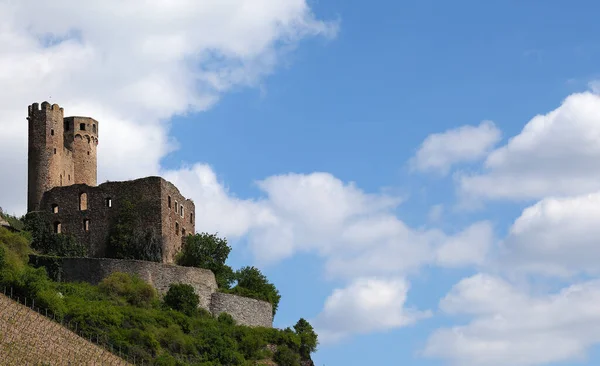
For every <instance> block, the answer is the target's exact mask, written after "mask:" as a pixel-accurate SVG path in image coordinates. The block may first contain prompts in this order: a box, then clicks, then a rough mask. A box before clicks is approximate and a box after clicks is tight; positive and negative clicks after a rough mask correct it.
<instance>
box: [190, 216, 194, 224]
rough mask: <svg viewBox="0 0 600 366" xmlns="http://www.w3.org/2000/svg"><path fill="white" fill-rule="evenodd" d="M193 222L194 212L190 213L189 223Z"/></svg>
mask: <svg viewBox="0 0 600 366" xmlns="http://www.w3.org/2000/svg"><path fill="white" fill-rule="evenodd" d="M193 223H194V214H193V213H191V214H190V224H193Z"/></svg>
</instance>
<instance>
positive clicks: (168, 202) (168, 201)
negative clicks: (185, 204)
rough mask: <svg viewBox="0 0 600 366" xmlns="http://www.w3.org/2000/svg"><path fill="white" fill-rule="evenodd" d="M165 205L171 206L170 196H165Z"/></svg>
mask: <svg viewBox="0 0 600 366" xmlns="http://www.w3.org/2000/svg"><path fill="white" fill-rule="evenodd" d="M167 206H169V208H171V196H169V197H168V198H167Z"/></svg>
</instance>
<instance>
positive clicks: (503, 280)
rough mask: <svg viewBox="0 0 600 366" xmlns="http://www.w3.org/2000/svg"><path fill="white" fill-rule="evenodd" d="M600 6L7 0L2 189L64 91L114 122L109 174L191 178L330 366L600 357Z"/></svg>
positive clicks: (66, 98)
mask: <svg viewBox="0 0 600 366" xmlns="http://www.w3.org/2000/svg"><path fill="white" fill-rule="evenodd" d="M88 5H89V4H88ZM598 7H599V5H598V4H597V3H595V2H592V1H577V2H574V3H571V4H567V3H566V2H564V1H563V2H559V1H528V2H523V1H493V2H490V1H488V2H481V1H457V2H452V3H449V2H442V1H402V2H391V1H371V2H369V3H366V2H362V3H361V2H357V1H354V2H352V1H319V2H317V1H309V2H305V1H304V0H290V1H285V2H281V1H275V0H273V1H271V0H261V2H260V3H257V2H252V1H249V0H248V1H241V0H240V1H227V2H218V1H201V2H198V3H197V4H196V3H192V2H187V1H174V2H172V3H169V4H168V3H165V2H161V1H158V0H155V1H150V2H147V3H146V4H145V5H144V6H142V4H141V2H135V1H132V2H131V3H130V4H128V5H126V6H122V5H120V4H119V3H118V2H117V1H116V0H115V1H112V0H111V1H105V2H102V3H100V2H97V3H94V5H90V6H83V5H78V3H77V2H75V1H67V0H65V1H62V2H58V3H54V4H45V3H44V2H41V1H33V0H31V1H23V2H22V3H18V4H17V3H12V2H9V1H8V2H7V1H3V0H0V24H8V25H7V26H6V27H5V30H4V31H0V49H3V50H5V52H4V53H3V54H0V65H4V67H3V68H0V84H2V85H5V86H6V87H5V88H4V91H0V97H1V98H0V107H2V108H0V110H2V112H0V126H1V127H0V128H2V133H0V156H14V159H4V160H5V161H3V162H2V163H0V168H2V170H3V171H13V172H14V174H13V175H11V176H5V177H3V179H1V180H0V192H2V193H0V205H1V206H2V207H5V208H7V209H8V210H9V211H12V212H16V213H21V212H23V210H24V209H25V194H24V186H25V185H24V182H25V161H26V160H25V156H26V155H25V151H26V138H25V136H26V129H25V128H26V126H25V123H22V125H18V124H15V123H14V121H23V118H24V111H25V110H26V109H25V108H26V106H27V105H28V104H30V103H32V102H41V101H42V100H46V99H48V98H50V99H49V100H50V101H51V102H56V103H59V104H60V105H61V106H63V107H64V108H65V113H66V114H67V115H72V114H83V115H90V116H92V117H94V118H96V119H98V120H99V121H100V125H101V129H100V131H101V135H100V145H99V175H100V178H101V180H105V179H111V180H116V179H131V178H135V177H139V176H145V175H151V174H160V175H163V176H165V177H166V178H167V179H169V180H171V181H173V182H174V183H176V184H177V185H178V186H179V187H180V189H181V190H182V191H183V192H184V194H186V195H188V196H190V197H192V198H193V199H194V201H195V202H196V217H197V222H196V227H197V229H199V230H202V231H209V232H215V231H218V232H219V233H220V234H221V235H224V236H227V237H228V239H229V241H230V243H232V245H233V246H234V251H233V254H232V256H231V257H230V264H231V265H232V266H234V267H240V266H243V265H249V264H252V265H257V266H259V267H260V268H261V269H263V271H264V272H265V273H266V274H267V275H268V277H269V278H270V279H271V280H272V281H273V282H274V283H275V284H276V286H277V287H278V288H279V289H280V291H281V293H282V302H281V304H280V307H279V309H280V310H279V312H278V314H277V316H276V318H275V325H276V326H279V327H285V326H289V325H292V324H293V323H295V322H296V321H297V320H298V319H299V318H300V317H304V318H307V319H309V320H310V321H311V322H312V323H313V324H314V325H315V326H316V327H317V328H318V329H319V331H320V334H321V340H322V342H321V343H322V344H321V345H320V347H319V350H318V352H317V353H316V354H315V355H314V360H315V363H316V364H317V365H319V366H321V365H327V366H331V365H419V366H420V365H475V366H477V365H482V366H495V365H524V366H529V365H595V364H598V363H599V362H600V353H598V349H597V344H598V343H599V342H600V332H599V331H598V329H600V327H599V326H600V307H597V304H598V300H600V282H599V281H598V273H600V266H599V265H597V264H596V263H595V262H596V261H595V258H597V257H598V256H599V255H600V250H598V249H597V248H596V245H595V238H596V237H597V234H600V232H599V231H600V230H599V229H598V228H597V227H596V226H597V225H596V224H595V222H596V217H600V193H599V192H600V183H599V182H600V179H599V178H600V171H599V170H598V168H597V163H596V162H597V161H598V159H600V95H599V94H598V93H599V92H600V83H598V82H597V80H598V79H599V74H600V70H599V69H598V63H597V60H598V59H599V56H600V46H599V45H598V44H599V42H598V41H599V40H598V34H600V25H599V23H598V22H597V21H596V20H597V19H596V18H597V15H596V14H597V12H598V10H600V9H598ZM32 9H37V10H38V11H36V12H32ZM42 15H43V16H42ZM124 19H126V20H127V21H125V20H124ZM75 35H76V36H75ZM48 39H54V40H56V41H55V42H48Z"/></svg>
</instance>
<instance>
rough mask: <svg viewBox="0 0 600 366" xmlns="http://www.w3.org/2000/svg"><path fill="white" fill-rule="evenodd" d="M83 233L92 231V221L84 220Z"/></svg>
mask: <svg viewBox="0 0 600 366" xmlns="http://www.w3.org/2000/svg"><path fill="white" fill-rule="evenodd" d="M83 231H90V219H83Z"/></svg>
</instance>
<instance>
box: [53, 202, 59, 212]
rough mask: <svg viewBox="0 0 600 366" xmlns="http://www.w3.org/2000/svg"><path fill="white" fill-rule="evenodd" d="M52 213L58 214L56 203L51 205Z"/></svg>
mask: <svg viewBox="0 0 600 366" xmlns="http://www.w3.org/2000/svg"><path fill="white" fill-rule="evenodd" d="M52 213H58V205H57V204H56V203H55V204H53V205H52Z"/></svg>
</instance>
